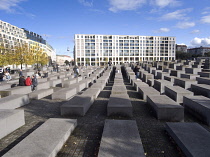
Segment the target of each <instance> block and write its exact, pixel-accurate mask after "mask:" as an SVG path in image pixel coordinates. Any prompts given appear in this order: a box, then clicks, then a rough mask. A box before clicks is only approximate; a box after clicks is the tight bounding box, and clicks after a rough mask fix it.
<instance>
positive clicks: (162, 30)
mask: <svg viewBox="0 0 210 157" xmlns="http://www.w3.org/2000/svg"><path fill="white" fill-rule="evenodd" d="M169 31H170V29H169V28H160V29H158V30H156V31H154V32H155V33H165V32H169Z"/></svg>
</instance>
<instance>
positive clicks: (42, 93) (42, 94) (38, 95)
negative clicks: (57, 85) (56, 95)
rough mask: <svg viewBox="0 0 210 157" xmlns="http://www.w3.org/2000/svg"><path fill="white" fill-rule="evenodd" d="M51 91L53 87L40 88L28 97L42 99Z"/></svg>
mask: <svg viewBox="0 0 210 157" xmlns="http://www.w3.org/2000/svg"><path fill="white" fill-rule="evenodd" d="M52 93H53V89H52V88H50V89H40V90H37V91H34V92H32V93H30V94H29V98H30V99H42V98H44V97H46V96H48V95H51V94H52Z"/></svg>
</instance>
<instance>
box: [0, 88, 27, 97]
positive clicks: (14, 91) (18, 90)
mask: <svg viewBox="0 0 210 157" xmlns="http://www.w3.org/2000/svg"><path fill="white" fill-rule="evenodd" d="M20 93H21V94H29V93H31V86H17V87H14V88H9V89H5V90H2V91H0V95H1V96H2V97H5V96H9V95H14V94H20Z"/></svg>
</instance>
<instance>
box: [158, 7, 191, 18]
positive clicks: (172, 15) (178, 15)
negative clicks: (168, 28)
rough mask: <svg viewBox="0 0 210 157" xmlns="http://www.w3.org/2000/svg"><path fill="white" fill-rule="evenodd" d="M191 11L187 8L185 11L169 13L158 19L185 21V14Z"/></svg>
mask: <svg viewBox="0 0 210 157" xmlns="http://www.w3.org/2000/svg"><path fill="white" fill-rule="evenodd" d="M192 10H193V9H192V8H187V9H181V10H176V11H174V12H171V13H167V14H165V15H163V16H162V17H161V18H160V19H161V20H174V19H177V20H182V19H184V20H186V19H188V18H187V17H186V15H187V14H186V13H188V12H191V11H192Z"/></svg>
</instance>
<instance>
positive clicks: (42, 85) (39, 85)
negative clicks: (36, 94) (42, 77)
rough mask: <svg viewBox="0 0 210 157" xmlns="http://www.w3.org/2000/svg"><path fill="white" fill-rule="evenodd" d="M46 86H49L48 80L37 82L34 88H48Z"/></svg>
mask: <svg viewBox="0 0 210 157" xmlns="http://www.w3.org/2000/svg"><path fill="white" fill-rule="evenodd" d="M48 88H50V82H41V83H38V85H37V87H36V90H40V89H48Z"/></svg>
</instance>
